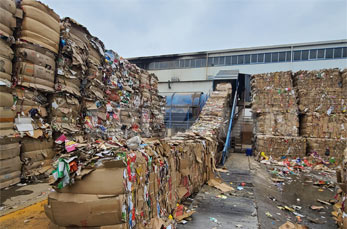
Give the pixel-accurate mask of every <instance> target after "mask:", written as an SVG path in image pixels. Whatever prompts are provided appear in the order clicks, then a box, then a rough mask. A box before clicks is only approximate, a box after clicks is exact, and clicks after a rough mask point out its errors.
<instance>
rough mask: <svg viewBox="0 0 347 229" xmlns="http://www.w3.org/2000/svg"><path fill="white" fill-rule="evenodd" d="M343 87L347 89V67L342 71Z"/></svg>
mask: <svg viewBox="0 0 347 229" xmlns="http://www.w3.org/2000/svg"><path fill="white" fill-rule="evenodd" d="M341 78H342V79H341V80H342V88H344V89H345V90H346V89H347V68H345V69H343V70H342V72H341Z"/></svg>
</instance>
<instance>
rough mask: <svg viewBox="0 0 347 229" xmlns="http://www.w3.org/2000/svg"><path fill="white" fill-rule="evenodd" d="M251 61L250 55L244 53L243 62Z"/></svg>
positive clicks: (248, 62)
mask: <svg viewBox="0 0 347 229" xmlns="http://www.w3.org/2000/svg"><path fill="white" fill-rule="evenodd" d="M250 63H251V55H245V64H250Z"/></svg>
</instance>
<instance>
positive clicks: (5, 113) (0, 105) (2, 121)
mask: <svg viewBox="0 0 347 229" xmlns="http://www.w3.org/2000/svg"><path fill="white" fill-rule="evenodd" d="M12 93H13V90H12V89H11V88H9V87H7V86H0V98H1V99H0V137H11V136H15V135H16V132H15V129H14V120H15V117H16V111H15V110H14V109H13V105H14V103H15V102H14V100H15V97H14V96H13V95H12Z"/></svg>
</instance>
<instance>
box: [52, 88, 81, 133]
mask: <svg viewBox="0 0 347 229" xmlns="http://www.w3.org/2000/svg"><path fill="white" fill-rule="evenodd" d="M49 101H50V102H49V103H50V117H49V120H50V123H51V126H52V129H53V131H54V132H55V138H57V137H59V136H60V135H61V134H65V135H66V136H71V137H74V136H80V135H81V134H82V131H83V130H82V125H81V122H82V117H81V104H80V101H79V100H78V98H76V97H75V96H73V95H71V94H68V93H55V94H53V95H51V96H50V99H49ZM57 135H59V136H57Z"/></svg>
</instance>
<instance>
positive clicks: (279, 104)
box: [252, 88, 298, 113]
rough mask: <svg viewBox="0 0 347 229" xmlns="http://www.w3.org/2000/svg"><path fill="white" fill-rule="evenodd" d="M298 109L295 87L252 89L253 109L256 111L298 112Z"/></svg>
mask: <svg viewBox="0 0 347 229" xmlns="http://www.w3.org/2000/svg"><path fill="white" fill-rule="evenodd" d="M297 110H298V107H297V104H296V95H295V91H294V89H289V88H288V89H281V88H279V89H272V88H271V89H265V90H257V91H252V111H253V112H254V113H263V112H266V113H270V112H277V113H279V112H286V113H296V112H297Z"/></svg>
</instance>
